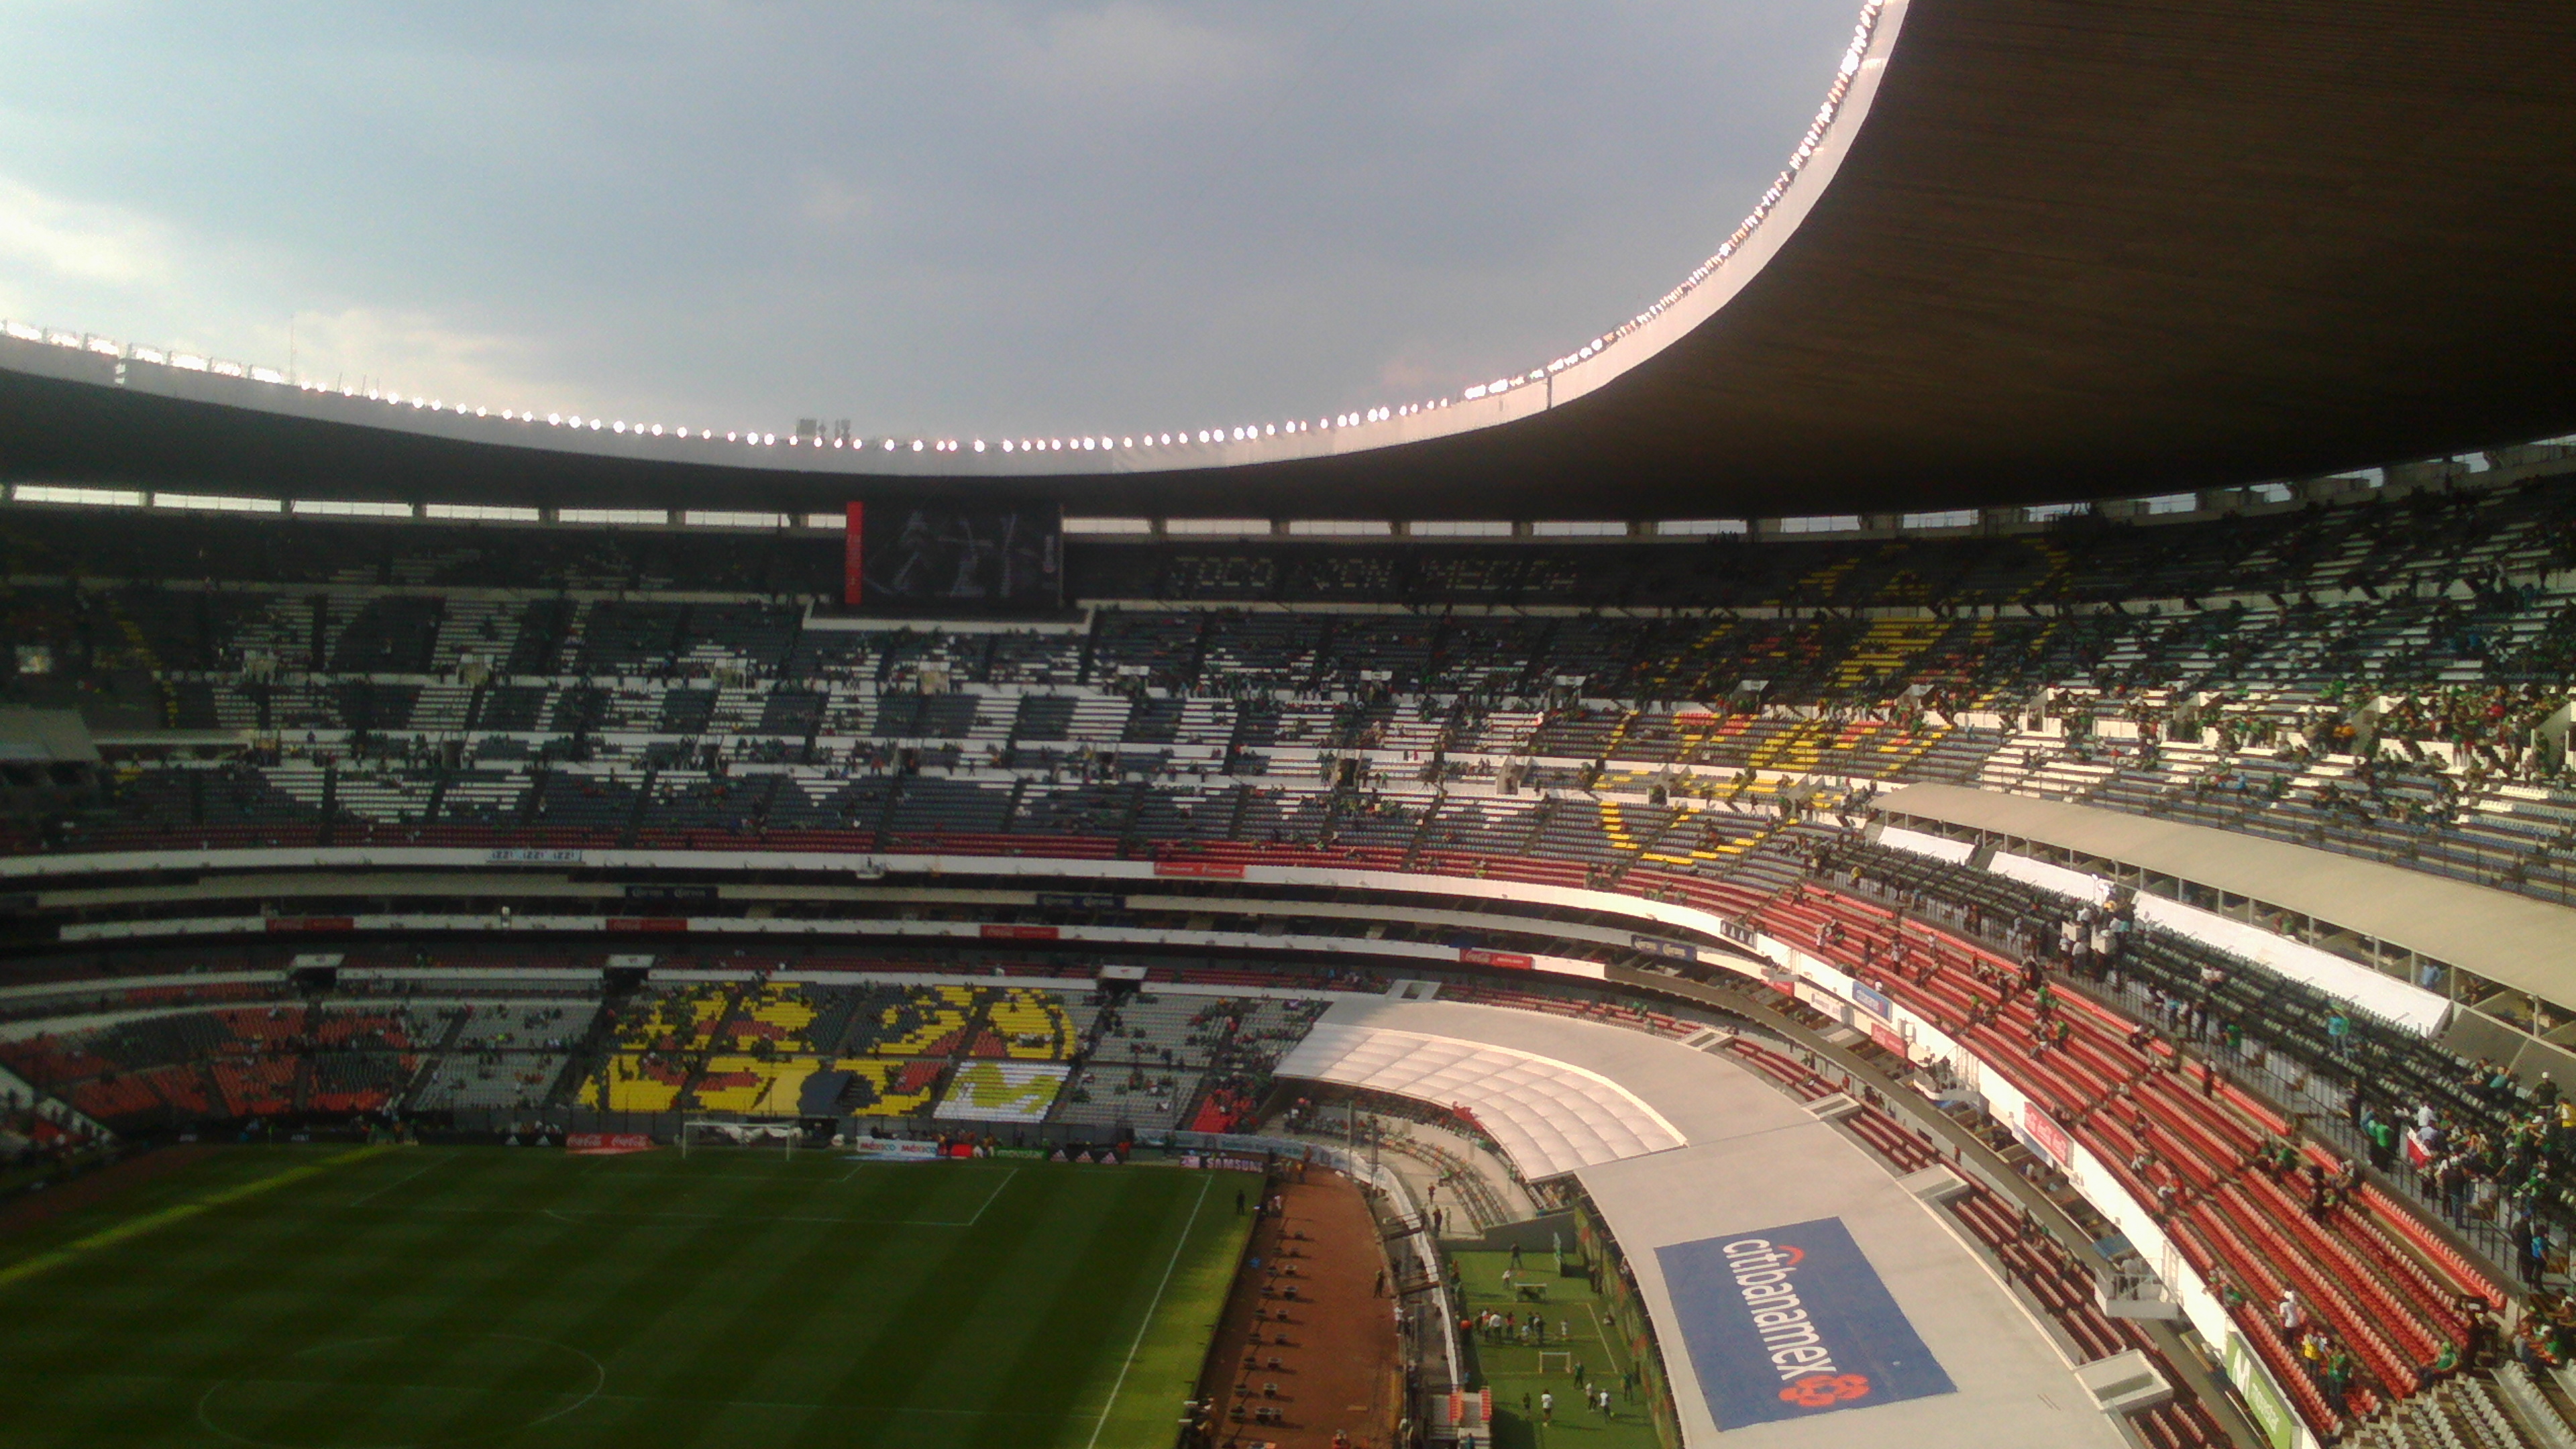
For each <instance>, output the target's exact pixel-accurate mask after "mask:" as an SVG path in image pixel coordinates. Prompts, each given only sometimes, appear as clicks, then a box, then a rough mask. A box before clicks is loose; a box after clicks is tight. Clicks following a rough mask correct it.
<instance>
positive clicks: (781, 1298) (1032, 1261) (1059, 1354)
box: [0, 1148, 1241, 1449]
mask: <svg viewBox="0 0 2576 1449" xmlns="http://www.w3.org/2000/svg"><path fill="white" fill-rule="evenodd" d="M337 1150H338V1149H336V1148H328V1149H319V1150H318V1151H317V1150H315V1149H302V1148H246V1149H244V1150H243V1151H242V1153H241V1155H240V1156H238V1157H230V1158H229V1160H228V1165H226V1166H224V1167H222V1168H220V1169H218V1171H220V1173H221V1175H220V1176H218V1177H215V1178H211V1179H209V1178H192V1179H190V1180H189V1181H187V1182H186V1183H185V1184H184V1185H175V1186H174V1187H173V1188H171V1189H170V1190H166V1191H158V1192H152V1193H149V1194H139V1195H138V1197H139V1198H140V1200H139V1201H137V1200H134V1199H128V1203H129V1204H130V1206H129V1209H128V1211H126V1212H114V1211H109V1212H100V1213H92V1212H90V1211H87V1210H84V1211H83V1212H82V1213H81V1214H79V1215H78V1216H77V1217H67V1218H66V1219H65V1220H64V1223H63V1228H64V1230H63V1231H61V1232H60V1233H58V1234H54V1235H49V1236H47V1237H45V1238H43V1239H40V1240H37V1241H34V1242H29V1243H28V1244H27V1245H26V1247H27V1249H28V1250H29V1251H35V1250H39V1249H44V1250H52V1251H55V1252H61V1253H64V1254H65V1255H66V1257H67V1258H68V1259H70V1260H72V1263H73V1265H72V1266H68V1267H63V1268H61V1269H60V1270H59V1271H58V1273H57V1274H56V1276H54V1277H52V1278H48V1279H46V1280H44V1282H45V1285H46V1287H45V1289H44V1290H42V1291H39V1292H38V1293H35V1294H27V1295H20V1296H18V1297H15V1298H12V1299H10V1300H8V1306H9V1311H10V1313H11V1315H12V1316H13V1318H16V1319H19V1320H21V1321H19V1322H16V1323H14V1324H13V1329H12V1333H11V1337H12V1338H13V1340H14V1342H15V1344H16V1345H17V1348H18V1349H20V1350H24V1351H25V1353H26V1356H23V1357H22V1356H20V1355H19V1353H17V1352H14V1351H13V1354H12V1355H11V1356H10V1358H11V1361H10V1362H9V1363H7V1364H5V1365H0V1383H5V1384H6V1386H7V1387H6V1388H5V1389H0V1401H8V1402H11V1403H12V1409H11V1410H10V1412H9V1414H8V1415H7V1416H5V1417H6V1418H8V1419H11V1420H14V1421H15V1422H14V1423H13V1424H12V1427H11V1428H10V1429H8V1430H6V1431H0V1439H6V1440H7V1441H8V1442H9V1443H11V1444H12V1445H15V1444H19V1443H24V1444H26V1445H27V1446H28V1449H144V1446H151V1449H169V1446H172V1445H176V1444H181V1443H202V1442H206V1438H205V1436H206V1435H207V1434H209V1433H216V1432H232V1433H235V1434H240V1435H246V1436H248V1437H251V1438H254V1439H269V1440H273V1441H276V1442H281V1443H288V1442H292V1443H311V1442H321V1441H322V1440H323V1439H329V1440H331V1442H348V1441H349V1440H350V1435H351V1434H352V1433H355V1432H357V1431H358V1430H359V1429H362V1428H365V1427H368V1425H367V1424H366V1423H363V1422H349V1421H350V1420H352V1419H354V1420H359V1421H363V1420H366V1419H367V1416H369V1415H373V1416H375V1417H376V1419H377V1420H379V1421H381V1420H384V1418H385V1416H387V1415H389V1414H390V1415H397V1416H399V1415H406V1414H407V1415H412V1416H415V1417H416V1418H417V1419H418V1420H419V1425H420V1427H421V1429H422V1430H423V1431H424V1432H425V1433H428V1434H436V1433H446V1432H457V1433H461V1432H465V1431H469V1430H470V1431H473V1432H476V1433H480V1432H482V1431H483V1430H484V1429H486V1428H497V1427H501V1426H505V1425H508V1424H510V1423H513V1422H518V1421H521V1420H526V1423H525V1424H524V1426H523V1427H521V1428H517V1429H513V1430H509V1431H508V1435H509V1436H511V1437H509V1442H511V1443H514V1444H516V1443H524V1444H526V1445H527V1446H528V1449H686V1446H692V1445H706V1444H712V1443H719V1442H725V1443H730V1442H743V1440H744V1437H745V1436H747V1435H754V1434H756V1436H757V1438H758V1440H759V1441H760V1442H764V1443H768V1444H773V1445H775V1446H777V1449H854V1446H857V1445H876V1446H901V1449H1005V1446H1006V1449H1041V1446H1044V1449H1085V1444H1086V1439H1087V1440H1088V1442H1089V1443H1090V1444H1091V1445H1092V1446H1093V1449H1112V1446H1116V1445H1123V1444H1125V1443H1128V1442H1130V1441H1131V1440H1135V1441H1137V1442H1142V1438H1141V1434H1140V1432H1139V1431H1141V1430H1143V1429H1146V1428H1148V1427H1150V1428H1154V1429H1162V1428H1165V1427H1166V1421H1167V1420H1168V1418H1169V1417H1170V1415H1169V1413H1168V1412H1167V1410H1168V1409H1169V1408H1170V1407H1171V1405H1174V1404H1177V1402H1178V1400H1179V1399H1180V1398H1181V1397H1183V1396H1185V1395H1186V1394H1187V1393H1188V1380H1190V1379H1193V1378H1194V1377H1195V1374H1196V1371H1197V1368H1198V1365H1199V1362H1200V1361H1201V1360H1203V1358H1204V1354H1205V1341H1204V1340H1205V1334H1206V1331H1207V1329H1208V1327H1209V1324H1207V1323H1201V1322H1199V1321H1198V1319H1199V1318H1200V1316H1201V1315H1202V1313H1203V1312H1204V1314H1205V1315H1206V1316H1207V1317H1208V1318H1209V1320H1210V1322H1211V1323H1212V1321H1213V1316H1214V1314H1215V1312H1216V1303H1217V1301H1218V1297H1217V1295H1221V1293H1222V1291H1223V1286H1224V1284H1223V1281H1221V1280H1223V1279H1227V1278H1230V1276H1231V1267H1232V1263H1233V1261H1234V1259H1233V1258H1231V1257H1229V1256H1228V1255H1227V1254H1226V1252H1225V1251H1224V1250H1225V1249H1226V1247H1227V1245H1228V1244H1229V1243H1232V1242H1233V1241H1234V1240H1235V1239H1237V1238H1239V1236H1240V1232H1239V1230H1238V1225H1239V1223H1240V1221H1241V1220H1240V1219H1231V1218H1228V1217H1227V1215H1226V1214H1224V1213H1223V1212H1222V1211H1220V1212H1218V1213H1217V1214H1214V1215H1211V1214H1209V1213H1207V1212H1206V1211H1205V1202H1206V1197H1207V1195H1208V1194H1209V1193H1211V1192H1213V1193H1216V1194H1217V1195H1218V1196H1219V1197H1222V1196H1223V1190H1224V1189H1225V1188H1227V1187H1229V1186H1231V1185H1232V1181H1231V1178H1230V1175H1229V1180H1228V1181H1222V1182H1220V1181H1216V1180H1214V1177H1213V1175H1210V1176H1209V1177H1202V1178H1201V1179H1200V1181H1199V1182H1198V1183H1196V1184H1192V1183H1190V1182H1188V1181H1187V1180H1186V1178H1184V1177H1182V1176H1181V1175H1180V1174H1178V1173H1169V1172H1165V1171H1153V1170H1149V1169H1131V1168H1125V1167H1121V1168H1117V1169H1110V1168H1103V1167H1097V1166H1092V1167H1069V1166H1062V1165H1050V1164H1041V1163H1027V1164H1020V1163H1008V1164H1006V1163H994V1164H964V1163H958V1164H948V1165H946V1166H945V1167H944V1168H943V1167H940V1166H935V1165H914V1164H903V1165H894V1166H886V1167H871V1168H870V1169H868V1170H867V1171H865V1172H862V1173H860V1174H858V1175H857V1176H856V1177H853V1178H848V1179H847V1180H846V1181H836V1179H840V1178H844V1177H846V1176H847V1174H848V1170H849V1169H848V1165H847V1164H843V1163H832V1162H827V1161H823V1160H817V1161H816V1162H814V1163H813V1165H812V1166H811V1167H808V1166H807V1164H806V1163H803V1162H799V1163H798V1164H796V1170H794V1171H782V1172H778V1173H775V1174H773V1173H769V1172H757V1171H751V1170H749V1169H751V1168H752V1167H753V1163H752V1161H751V1160H749V1159H745V1158H730V1159H727V1160H721V1161H717V1162H710V1163H705V1164H699V1163H695V1162H693V1163H692V1164H691V1165H690V1170H686V1171H679V1172H673V1171H670V1170H669V1168H670V1167H672V1166H676V1164H671V1163H668V1162H667V1161H665V1162H663V1163H659V1164H656V1167H658V1168H660V1169H661V1170H658V1171H651V1172H635V1173H621V1172H601V1171H598V1170H597V1167H598V1166H599V1164H595V1163H589V1162H585V1161H583V1160H580V1159H570V1160H567V1159H566V1158H564V1157H561V1156H559V1155H552V1154H537V1153H524V1154H523V1153H504V1152H502V1151H499V1150H494V1151H490V1152H480V1151H476V1152H460V1153H458V1154H456V1155H455V1156H453V1157H452V1158H447V1159H446V1160H444V1161H443V1162H441V1163H440V1164H439V1165H438V1166H437V1167H436V1169H435V1170H434V1171H425V1168H426V1167H427V1164H424V1163H423V1162H422V1161H421V1160H420V1158H419V1157H418V1156H413V1157H411V1158H410V1159H409V1160H402V1161H395V1160H384V1161H379V1162H377V1163H375V1164H374V1165H373V1166H372V1167H371V1168H368V1169H365V1170H363V1172H362V1173H352V1174H340V1175H336V1176H332V1177H325V1178H321V1179H320V1180H319V1181H312V1180H306V1181H304V1182H302V1183H301V1185H298V1186H292V1187H288V1189H287V1190H285V1191H277V1190H275V1187H276V1186H286V1184H287V1183H288V1182H291V1181H294V1179H293V1178H290V1177H289V1176H288V1172H289V1171H294V1172H297V1173H298V1174H299V1175H300V1176H302V1177H304V1178H307V1179H310V1178H311V1177H312V1176H313V1173H314V1172H315V1171H318V1170H321V1169H323V1168H325V1167H327V1166H328V1164H322V1163H321V1159H320V1153H321V1152H332V1151H337ZM701 1166H703V1167H705V1168H707V1169H709V1171H708V1172H707V1173H706V1174H705V1175H704V1177H701V1176H700V1174H699V1173H698V1171H697V1170H696V1169H698V1168H699V1167H701ZM782 1166H783V1164H782ZM416 1174H418V1175H419V1176H418V1180H417V1181H416V1182H413V1181H407V1180H408V1179H411V1178H412V1177H414V1176H415V1175H416ZM1191 1175H1192V1176H1195V1175H1196V1174H1191ZM692 1179H696V1180H692ZM1176 1179H1178V1180H1176ZM272 1183H274V1184H275V1186H271V1184H272ZM254 1184H256V1188H255V1189H254V1191H255V1192H265V1195H254V1193H253V1192H243V1191H240V1190H239V1189H241V1188H254ZM380 1188H381V1189H382V1190H381V1191H378V1190H379V1189H380ZM371 1192H373V1193H377V1195H376V1196H374V1197H372V1198H369V1199H367V1200H366V1201H365V1202H364V1203H363V1204H360V1203H358V1202H357V1201H356V1200H357V1199H359V1198H362V1197H365V1196H366V1195H367V1194H369V1193H371ZM210 1199H211V1200H217V1201H219V1202H220V1203H222V1204H233V1205H229V1206H225V1210H224V1211H222V1212H220V1213H214V1212H209V1211H206V1208H207V1205H208V1201H209V1200H210ZM324 1199H328V1200H329V1201H328V1202H325V1201H324ZM432 1205H436V1206H444V1207H455V1208H464V1207H481V1208H500V1207H517V1208H519V1209H520V1212H521V1215H514V1216H479V1215H473V1214H450V1213H440V1212H422V1211H420V1210H419V1209H420V1208H423V1207H428V1206H432ZM1221 1206H1222V1205H1221V1204H1220V1207H1221ZM176 1207H187V1208H191V1209H194V1210H195V1211H194V1213H193V1214H192V1215H191V1216H190V1217H189V1218H188V1219H187V1220H186V1221H185V1223H184V1226H182V1227H181V1228H180V1230H179V1231H176V1232H171V1233H163V1234H160V1235H158V1236H135V1237H132V1238H131V1240H130V1241H125V1242H123V1243H122V1245H121V1246H116V1247H113V1248H112V1249H108V1250H103V1251H89V1252H83V1253H80V1254H73V1253H71V1252H70V1249H71V1247H72V1244H73V1243H74V1242H86V1241H88V1240H90V1239H94V1238H96V1237H98V1236H99V1235H100V1234H102V1233H105V1232H112V1231H117V1230H120V1229H122V1230H126V1231H127V1232H129V1233H134V1234H140V1233H144V1232H148V1231H149V1229H148V1228H138V1227H136V1226H135V1224H134V1223H131V1222H127V1221H125V1219H128V1218H132V1219H143V1218H148V1217H152V1216H153V1215H155V1214H156V1213H159V1212H161V1211H164V1210H167V1209H170V1208H176ZM547 1207H551V1208H553V1209H555V1210H556V1211H557V1213H558V1216H555V1217H546V1216H541V1215H526V1214H527V1213H528V1210H530V1209H537V1210H540V1211H541V1210H542V1209H543V1208H547ZM650 1210H660V1211H687V1212H704V1213H706V1214H708V1217H707V1218H705V1219H704V1220H697V1221H691V1220H677V1221H674V1220H669V1219H664V1220H660V1221H653V1220H647V1219H640V1218H634V1217H627V1216H624V1215H623V1214H625V1213H628V1212H636V1211H650ZM838 1214H847V1215H848V1219H843V1218H835V1217H833V1215H838ZM808 1215H813V1216H823V1217H826V1218H827V1219H829V1220H828V1221H826V1222H824V1223H819V1224H806V1223H799V1222H785V1221H779V1219H781V1218H788V1217H803V1216H808ZM728 1219H730V1220H728ZM849 1219H858V1220H859V1221H850V1220H849ZM870 1219H893V1220H896V1221H897V1222H898V1223H901V1222H906V1221H909V1222H915V1223H928V1222H931V1221H934V1220H936V1221H938V1222H939V1223H941V1224H942V1225H941V1226H937V1227H930V1226H921V1227H906V1226H876V1225H873V1224H871V1223H870V1222H869V1221H867V1220H870ZM1175 1233H1178V1234H1180V1235H1181V1238H1180V1242H1179V1243H1178V1244H1177V1245H1176V1244H1174V1243H1171V1242H1168V1241H1166V1239H1167V1238H1169V1237H1171V1236H1172V1235H1173V1234H1175ZM1157 1246H1159V1247H1162V1248H1164V1249H1165V1250H1166V1255H1167V1256H1166V1265H1165V1267H1164V1268H1163V1269H1160V1270H1157V1269H1154V1268H1153V1266H1152V1252H1153V1249H1154V1248H1155V1247H1157ZM1220 1259H1224V1261H1222V1262H1220V1261H1219V1260H1220ZM1148 1273H1159V1275H1160V1276H1159V1278H1157V1279H1156V1280H1155V1281H1154V1282H1151V1283H1149V1282H1147V1281H1146V1275H1147V1274H1148ZM55 1290H59V1291H55ZM1148 1295H1150V1298H1149V1297H1148ZM1140 1298H1145V1299H1148V1301H1143V1302H1140V1301H1139V1299H1140ZM1140 1313H1141V1314H1143V1315H1144V1317H1143V1325H1142V1326H1143V1332H1142V1334H1141V1337H1139V1336H1138V1335H1137V1332H1136V1330H1135V1329H1133V1328H1131V1329H1130V1343H1129V1345H1128V1347H1127V1348H1126V1349H1124V1350H1121V1349H1120V1348H1119V1347H1118V1346H1117V1344H1116V1342H1115V1340H1116V1336H1117V1332H1118V1325H1119V1323H1120V1322H1121V1321H1122V1320H1131V1319H1135V1318H1137V1316H1138V1315H1139V1314H1140ZM514 1345H515V1346H514ZM1122 1352H1123V1353H1124V1355H1125V1357H1124V1358H1123V1359H1122V1360H1121V1361H1120V1362H1119V1363H1118V1364H1116V1365H1113V1364H1112V1363H1111V1360H1112V1359H1113V1358H1117V1357H1119V1355H1121V1354H1122ZM569 1355H581V1356H583V1357H585V1358H587V1359H589V1360H591V1361H593V1362H595V1363H596V1364H598V1365H600V1366H601V1367H602V1369H603V1371H604V1373H605V1375H606V1376H607V1380H608V1381H607V1383H606V1384H605V1387H604V1390H603V1391H601V1392H599V1393H598V1394H597V1395H596V1396H595V1397H594V1398H590V1399H585V1400H584V1402H585V1403H586V1404H587V1407H585V1408H581V1409H580V1410H579V1411H578V1412H570V1411H567V1412H566V1413H564V1414H563V1416H562V1417H559V1418H554V1419H551V1420H548V1421H547V1422H546V1424H545V1427H544V1428H542V1429H538V1428H536V1427H535V1423H534V1420H533V1418H532V1417H530V1416H533V1415H536V1414H537V1413H538V1412H539V1411H541V1410H546V1409H552V1408H556V1407H559V1406H562V1405H565V1404H569V1403H571V1402H572V1399H573V1398H574V1397H578V1396H579V1395H580V1394H581V1393H582V1392H583V1391H585V1390H588V1389H589V1387H590V1380H589V1379H588V1378H587V1377H586V1376H585V1377H581V1379H580V1382H579V1383H578V1384H569V1381H567V1380H565V1379H564V1377H563V1375H562V1373H558V1372H555V1370H554V1368H553V1366H554V1365H556V1364H557V1363H558V1361H560V1362H561V1363H565V1364H569V1363H572V1362H574V1360H573V1359H572V1358H571V1357H569ZM1183 1357H1187V1358H1188V1359H1189V1360H1190V1361H1189V1363H1188V1364H1186V1365H1182V1364H1181V1363H1180V1360H1181V1358H1183ZM127 1366H130V1367H134V1368H140V1369H143V1370H145V1372H143V1373H139V1374H134V1375H132V1376H130V1377H129V1376H116V1377H114V1378H110V1377H109V1374H110V1373H112V1371H113V1369H114V1368H116V1367H127ZM47 1370H59V1371H58V1372H55V1373H52V1374H50V1375H49V1374H48V1373H47ZM103 1370H104V1371H105V1372H103ZM1113 1376H1116V1377H1117V1380H1118V1381H1117V1382H1116V1383H1115V1384H1114V1385H1113V1386H1112V1388H1110V1389H1103V1388H1101V1387H1100V1385H1101V1383H1102V1382H1103V1381H1104V1380H1109V1379H1111V1378H1112V1377H1113ZM224 1384H231V1385H234V1387H231V1388H221V1389H220V1390H219V1391H218V1392H216V1394H215V1400H214V1402H213V1404H212V1409H211V1412H212V1413H213V1415H214V1420H215V1425H214V1426H208V1425H206V1424H205V1423H204V1422H203V1421H201V1420H200V1419H199V1417H198V1415H199V1412H200V1407H201V1406H200V1404H199V1400H200V1397H201V1394H200V1391H201V1390H204V1389H208V1388H209V1387H210V1386H219V1385H224ZM371 1390H381V1392H373V1391H371ZM1104 1396H1106V1398H1105V1399H1104ZM1167 1400H1168V1401H1170V1402H1169V1404H1167V1402H1166V1401H1167ZM1095 1405H1098V1406H1099V1407H1097V1408H1095V1407H1094V1406H1095ZM1104 1415H1105V1418H1104ZM739 1416H754V1417H752V1418H751V1419H750V1420H749V1421H748V1422H734V1423H729V1422H728V1421H729V1420H736V1419H738V1418H739ZM1085 1418H1089V1419H1091V1420H1092V1421H1093V1426H1092V1428H1090V1429H1084V1428H1083V1427H1082V1426H1081V1421H1082V1420H1083V1419H1085ZM1108 1423H1116V1424H1117V1425H1118V1426H1119V1432H1118V1433H1117V1434H1111V1433H1109V1432H1108V1430H1107V1424H1108ZM317 1435H318V1436H320V1438H317V1437H316V1436H317ZM334 1435H336V1436H337V1437H336V1438H334V1437H333V1436H334ZM362 1437H363V1436H362ZM386 1437H387V1436H385V1435H381V1434H379V1435H376V1436H375V1438H376V1439H378V1440H384V1439H386ZM391 1437H393V1438H406V1437H407V1436H404V1435H399V1434H397V1435H393V1436H391Z"/></svg>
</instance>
